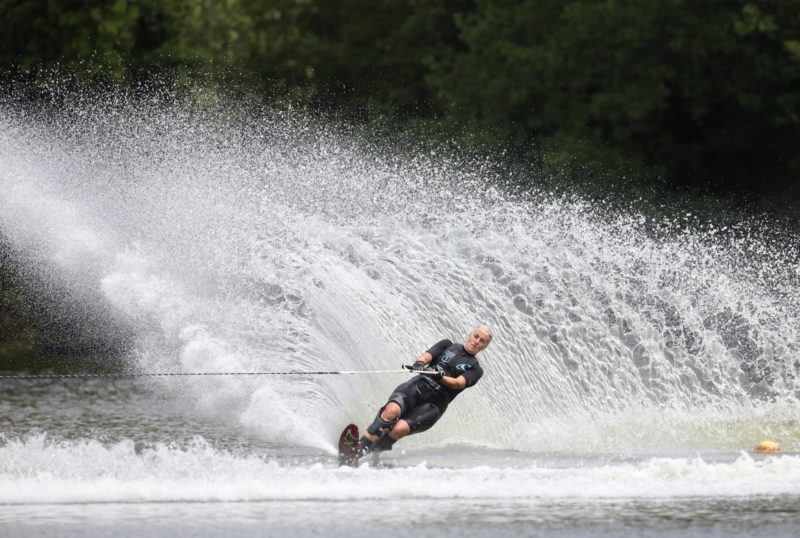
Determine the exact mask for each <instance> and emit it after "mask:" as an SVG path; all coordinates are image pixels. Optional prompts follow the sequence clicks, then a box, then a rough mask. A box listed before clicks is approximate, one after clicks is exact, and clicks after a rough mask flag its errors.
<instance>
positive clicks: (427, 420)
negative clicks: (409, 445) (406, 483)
mask: <svg viewBox="0 0 800 538" xmlns="http://www.w3.org/2000/svg"><path fill="white" fill-rule="evenodd" d="M491 341H492V333H491V332H490V331H489V329H487V328H486V327H485V326H483V325H479V326H478V327H475V329H473V331H472V332H471V333H469V336H467V339H466V341H465V342H464V343H463V344H454V343H453V342H451V341H450V340H442V341H440V342H438V343H436V344H435V345H434V346H433V347H432V348H430V349H429V350H428V351H426V352H425V353H423V354H422V355H420V356H419V357H417V361H416V362H415V363H414V365H413V366H412V367H411V368H412V369H413V370H418V371H420V372H425V373H421V374H420V375H417V376H415V377H414V378H412V379H411V380H409V381H406V382H405V383H403V384H402V385H400V386H398V387H397V388H396V389H394V392H393V393H392V395H391V396H389V401H388V402H387V403H386V405H384V406H383V407H382V408H381V409H380V411H378V415H377V416H376V417H375V420H374V421H373V422H372V424H370V425H369V426H368V427H367V432H366V433H365V434H364V435H363V436H362V437H361V439H360V440H359V447H360V451H361V454H362V455H363V454H368V453H370V452H377V451H381V450H391V449H392V445H394V443H395V442H397V441H398V440H399V439H402V438H403V437H405V436H406V435H410V434H413V433H419V432H424V431H425V430H428V429H430V427H431V426H433V425H434V424H435V423H436V421H437V420H439V419H440V418H441V417H442V415H443V414H444V412H445V411H446V410H447V406H448V405H449V404H450V402H452V401H453V398H455V397H456V396H458V395H459V394H460V393H461V391H463V390H464V389H466V388H467V387H471V386H473V385H475V383H477V382H478V380H479V379H480V378H481V376H482V375H483V369H482V368H481V365H480V363H479V362H478V359H477V358H475V356H476V355H477V354H478V353H480V352H481V351H483V350H484V349H486V346H488V345H489V342H491Z"/></svg>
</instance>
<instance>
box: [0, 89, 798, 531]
mask: <svg viewBox="0 0 800 538" xmlns="http://www.w3.org/2000/svg"><path fill="white" fill-rule="evenodd" d="M54 103H56V104H55V105H53V107H51V108H50V109H49V110H43V109H42V110H38V109H36V108H35V107H32V106H26V107H24V106H20V105H18V104H15V103H13V102H11V101H8V102H3V103H2V106H0V163H1V164H2V166H0V193H2V194H1V195H0V230H1V231H2V234H3V236H4V237H5V240H6V241H7V243H8V244H9V245H10V246H11V247H13V249H14V251H15V252H16V254H17V256H18V262H19V263H20V271H21V272H22V273H23V274H26V275H30V279H31V282H32V283H35V284H36V285H37V286H40V287H41V292H42V294H43V295H44V296H45V297H48V298H50V300H51V301H52V304H53V305H58V306H60V307H61V308H62V309H64V308H66V309H67V310H69V309H73V310H74V312H71V314H72V315H73V316H74V318H75V319H79V320H81V323H82V325H83V326H84V328H86V327H88V328H93V327H94V328H96V330H97V331H99V332H102V331H115V330H119V331H120V334H107V336H109V337H110V338H113V339H115V340H116V341H117V342H123V343H124V344H125V346H124V349H123V351H122V352H121V353H120V355H119V356H114V357H107V359H108V364H107V365H106V364H104V362H103V356H102V355H101V356H100V360H97V359H96V360H94V361H92V362H87V361H77V360H76V361H71V360H68V359H66V358H64V359H62V360H58V359H55V360H54V361H55V362H54V364H52V368H53V370H54V371H58V372H65V373H75V372H82V371H87V370H91V371H98V372H101V373H102V372H119V371H125V372H130V373H133V374H137V373H138V374H154V373H181V374H199V373H209V372H211V373H213V372H273V373H281V372H287V371H292V372H295V371H301V372H316V371H352V372H359V373H355V374H350V375H278V376H193V375H186V376H185V377H166V376H165V377H157V376H156V377H132V378H130V379H115V378H97V379H40V380H30V379H28V380H20V379H5V378H4V379H0V535H3V536H107V535H109V534H112V533H113V534H114V535H116V536H139V535H151V536H220V535H222V536H224V535H230V536H255V535H258V536H262V535H280V536H308V535H315V534H317V535H321V536H344V535H348V536H350V535H353V534H370V535H373V534H375V533H380V534H388V535H392V536H404V535H405V536H436V537H438V536H456V535H463V534H469V535H476V536H484V535H486V536H489V535H491V536H512V535H513V536H518V535H531V536H536V535H542V536H598V535H599V536H630V535H635V536H749V535H754V534H763V535H768V536H796V535H798V534H800V523H798V521H800V517H798V513H797V506H798V505H799V504H798V501H799V500H800V455H798V451H799V450H800V449H799V448H798V447H800V427H799V426H798V418H797V417H798V396H799V395H800V386H799V385H798V383H799V382H798V373H800V363H799V361H798V357H800V353H799V351H800V343H799V340H798V327H800V323H798V320H800V286H799V285H798V282H799V281H800V265H799V264H798V260H800V256H799V255H798V245H797V241H796V238H792V237H791V236H781V235H780V234H777V232H776V233H775V234H772V231H771V230H769V229H765V228H764V227H763V226H760V225H759V223H758V222H754V221H747V222H745V221H742V222H738V223H735V224H732V225H729V226H724V227H720V228H717V227H715V226H713V225H711V224H708V223H702V222H698V221H697V220H696V218H695V217H694V216H693V215H691V214H690V213H687V212H685V211H681V210H680V209H678V208H675V209H674V210H673V211H671V212H670V211H669V210H667V211H665V213H666V214H668V215H669V216H668V217H664V218H654V217H648V216H643V215H639V214H637V213H636V212H635V211H634V210H630V211H627V212H624V211H622V212H620V211H611V210H609V209H607V208H606V207H605V206H604V205H603V204H602V202H597V203H595V204H589V203H586V202H580V201H575V200H571V199H564V198H558V197H554V196H552V195H549V194H547V193H543V192H537V191H535V190H534V191H532V192H531V193H528V194H525V195H520V194H509V192H508V190H507V189H505V188H503V187H502V185H503V184H505V183H504V180H505V179H507V178H502V177H500V178H498V177H497V176H496V170H495V169H494V168H493V167H492V166H491V165H490V163H486V162H483V161H480V160H468V159H459V158H456V157H453V156H452V155H451V156H447V155H439V154H437V153H436V152H432V153H430V154H428V153H426V154H424V155H423V154H417V155H409V154H402V153H396V152H392V151H389V150H387V149H386V148H382V147H381V143H380V141H377V142H376V141H364V140H360V139H358V137H355V136H352V133H350V134H348V133H347V132H346V130H344V131H343V130H337V129H334V128H332V127H330V126H325V125H320V124H319V123H318V122H315V121H311V120H308V119H307V118H303V117H302V116H300V115H297V114H293V113H277V112H264V111H258V110H255V111H254V110H244V109H243V108H241V107H238V106H235V105H230V106H227V105H226V106H217V107H214V106H209V107H206V108H200V107H195V106H193V105H191V104H187V103H185V102H183V103H182V102H181V101H180V99H176V98H175V97H174V96H169V95H164V94H159V93H154V94H146V95H144V96H140V97H139V98H133V97H131V96H126V95H122V94H117V95H110V96H86V95H80V94H78V95H72V96H70V95H66V96H64V95H61V94H59V98H58V99H56V100H54ZM387 145H388V143H387ZM67 299H68V300H67ZM65 305H66V306H65ZM477 323H486V324H488V325H489V326H490V327H491V328H492V329H493V331H494V334H495V338H494V341H493V342H492V344H491V345H490V346H489V348H488V349H487V350H486V351H484V352H483V353H482V354H481V355H480V357H479V358H480V359H481V362H482V364H483V368H484V370H485V372H486V374H485V376H484V377H483V379H481V381H480V383H478V384H477V385H476V386H475V387H473V388H470V389H469V390H467V391H466V392H465V393H464V394H463V395H460V396H459V397H458V398H457V399H456V400H455V402H453V404H452V405H451V407H450V409H448V411H447V413H446V414H445V416H444V418H443V419H442V420H441V421H440V422H439V423H438V424H437V425H436V426H435V427H434V428H433V429H432V430H430V431H429V432H426V433H424V434H422V435H419V436H413V437H411V438H409V439H405V440H403V441H402V442H400V443H398V444H397V445H396V447H395V450H393V451H391V452H389V453H386V454H383V455H381V456H380V458H379V460H378V461H376V462H373V461H369V462H365V463H364V464H363V465H361V466H359V467H357V468H350V467H339V466H338V465H336V458H335V451H334V445H335V442H336V439H337V437H338V434H339V432H340V431H341V429H342V427H343V426H344V425H345V424H346V423H348V422H351V421H352V422H356V423H357V424H359V425H360V426H361V427H364V426H365V425H366V424H368V423H369V422H370V421H371V420H372V418H373V417H374V414H375V412H376V411H377V409H378V408H379V407H380V406H381V405H382V404H383V403H384V402H385V398H386V397H387V396H388V394H389V393H390V392H391V390H392V388H393V387H394V386H396V385H397V384H399V383H400V382H401V381H403V380H405V379H407V377H408V374H404V373H375V372H382V371H385V370H391V369H397V368H399V366H400V365H401V364H402V363H409V362H412V361H413V359H414V358H415V357H416V356H417V355H418V354H419V353H421V352H422V351H424V350H425V349H427V348H428V347H430V346H431V345H432V344H433V343H435V342H436V341H438V340H440V339H441V338H450V339H452V340H455V341H460V340H461V339H463V338H464V337H465V335H466V334H467V332H468V331H469V330H470V329H471V328H472V327H473V326H474V325H475V324H477ZM115 328H116V329H115ZM69 337H70V336H69V335H66V336H65V338H69ZM0 370H9V368H4V367H3V366H2V365H0ZM762 439H772V440H774V441H777V442H779V443H780V444H781V446H782V447H783V451H782V452H781V453H780V454H777V455H766V456H765V455H755V454H753V453H752V449H753V447H754V446H755V445H756V443H757V442H759V441H760V440H762Z"/></svg>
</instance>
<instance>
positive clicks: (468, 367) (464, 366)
mask: <svg viewBox="0 0 800 538" xmlns="http://www.w3.org/2000/svg"><path fill="white" fill-rule="evenodd" d="M456 370H461V371H462V372H463V371H466V370H472V365H471V364H464V363H462V364H459V365H457V366H456Z"/></svg>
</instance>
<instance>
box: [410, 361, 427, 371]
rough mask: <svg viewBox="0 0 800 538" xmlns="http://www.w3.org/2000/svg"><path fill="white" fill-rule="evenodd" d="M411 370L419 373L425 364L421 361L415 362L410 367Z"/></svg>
mask: <svg viewBox="0 0 800 538" xmlns="http://www.w3.org/2000/svg"><path fill="white" fill-rule="evenodd" d="M411 369H412V370H416V371H417V372H421V371H422V370H424V369H425V363H424V362H422V361H417V362H415V363H414V364H412V365H411Z"/></svg>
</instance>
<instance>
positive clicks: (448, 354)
mask: <svg viewBox="0 0 800 538" xmlns="http://www.w3.org/2000/svg"><path fill="white" fill-rule="evenodd" d="M455 356H456V353H455V351H445V352H444V353H442V356H441V357H440V358H439V362H444V363H448V362H450V359H452V358H453V357H455Z"/></svg>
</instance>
